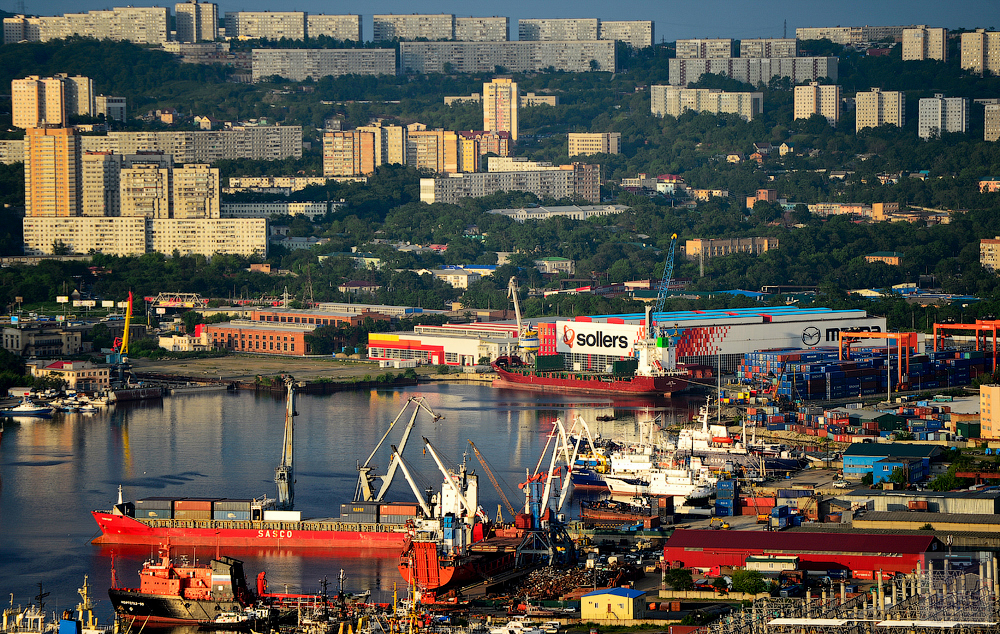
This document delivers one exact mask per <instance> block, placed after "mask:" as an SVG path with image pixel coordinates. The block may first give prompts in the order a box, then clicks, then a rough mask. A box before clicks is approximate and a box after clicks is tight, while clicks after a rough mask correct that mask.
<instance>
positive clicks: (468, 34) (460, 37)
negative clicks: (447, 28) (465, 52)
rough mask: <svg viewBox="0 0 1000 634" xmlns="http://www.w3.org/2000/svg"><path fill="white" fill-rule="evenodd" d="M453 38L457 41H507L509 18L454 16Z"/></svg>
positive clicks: (508, 38) (508, 37) (508, 36)
mask: <svg viewBox="0 0 1000 634" xmlns="http://www.w3.org/2000/svg"><path fill="white" fill-rule="evenodd" d="M455 39H456V40H457V41H459V42H507V41H509V40H510V18H505V17H499V16H494V17H489V18H458V17H456V18H455Z"/></svg>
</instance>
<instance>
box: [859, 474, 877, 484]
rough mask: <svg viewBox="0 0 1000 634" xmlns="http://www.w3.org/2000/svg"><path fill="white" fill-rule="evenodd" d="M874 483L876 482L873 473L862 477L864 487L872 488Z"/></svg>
mask: <svg viewBox="0 0 1000 634" xmlns="http://www.w3.org/2000/svg"><path fill="white" fill-rule="evenodd" d="M874 482H875V476H874V475H873V474H872V472H871V471H869V472H868V473H866V474H865V475H863V476H861V484H862V485H863V486H871V485H872V484H874Z"/></svg>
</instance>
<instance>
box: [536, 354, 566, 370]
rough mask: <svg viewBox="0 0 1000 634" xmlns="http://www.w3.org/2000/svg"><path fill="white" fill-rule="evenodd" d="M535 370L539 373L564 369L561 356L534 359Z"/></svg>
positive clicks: (540, 356)
mask: <svg viewBox="0 0 1000 634" xmlns="http://www.w3.org/2000/svg"><path fill="white" fill-rule="evenodd" d="M535 369H536V370H538V371H540V372H551V371H558V370H563V369H565V364H564V363H563V356H562V355H561V354H545V355H538V356H537V357H535Z"/></svg>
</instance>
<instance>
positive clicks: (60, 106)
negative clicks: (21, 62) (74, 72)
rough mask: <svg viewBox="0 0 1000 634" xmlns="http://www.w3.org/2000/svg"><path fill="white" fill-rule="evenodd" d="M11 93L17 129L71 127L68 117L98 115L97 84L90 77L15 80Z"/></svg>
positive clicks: (12, 82)
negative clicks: (95, 96) (51, 126)
mask: <svg viewBox="0 0 1000 634" xmlns="http://www.w3.org/2000/svg"><path fill="white" fill-rule="evenodd" d="M10 91H11V115H12V119H13V121H12V122H13V125H14V127H15V128H37V127H41V126H43V125H54V126H61V125H66V124H67V123H68V118H67V117H68V116H81V115H83V116H91V115H92V114H93V113H94V81H93V80H92V79H90V78H89V77H81V76H73V77H70V76H69V75H65V74H59V75H55V76H54V77H39V76H38V75H29V76H28V77H25V78H24V79H14V80H12V81H11V82H10Z"/></svg>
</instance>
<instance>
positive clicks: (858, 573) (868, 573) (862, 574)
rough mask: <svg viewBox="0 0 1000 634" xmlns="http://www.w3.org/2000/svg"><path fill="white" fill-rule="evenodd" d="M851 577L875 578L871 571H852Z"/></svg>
mask: <svg viewBox="0 0 1000 634" xmlns="http://www.w3.org/2000/svg"><path fill="white" fill-rule="evenodd" d="M851 577H853V578H855V579H874V578H875V576H874V575H873V574H872V571H871V570H852V571H851Z"/></svg>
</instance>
